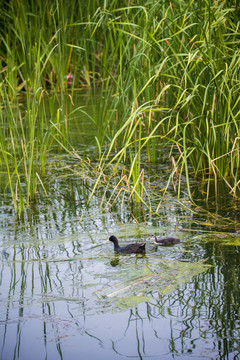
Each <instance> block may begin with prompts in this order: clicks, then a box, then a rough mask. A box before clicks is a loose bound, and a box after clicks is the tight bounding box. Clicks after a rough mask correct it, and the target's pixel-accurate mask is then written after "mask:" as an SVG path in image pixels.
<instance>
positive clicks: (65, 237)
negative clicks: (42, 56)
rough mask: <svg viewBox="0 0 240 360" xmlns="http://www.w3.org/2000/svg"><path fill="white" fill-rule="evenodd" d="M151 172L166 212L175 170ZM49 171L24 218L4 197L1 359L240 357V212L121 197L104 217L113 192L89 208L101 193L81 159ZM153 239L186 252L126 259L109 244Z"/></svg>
mask: <svg viewBox="0 0 240 360" xmlns="http://www.w3.org/2000/svg"><path fill="white" fill-rule="evenodd" d="M76 138H77V136H76ZM76 141H79V140H76ZM143 166H144V168H145V169H146V177H147V179H151V181H150V182H149V186H150V185H151V187H152V189H153V190H152V191H155V192H156V205H157V204H158V202H159V199H160V197H161V196H162V195H161V194H160V192H159V193H158V187H159V188H161V186H162V184H161V183H160V181H159V178H157V177H156V176H155V175H154V174H157V173H159V172H161V174H164V171H166V169H164V168H161V169H159V168H157V165H156V167H155V168H154V167H151V168H150V167H149V165H147V164H143ZM47 171H48V176H49V182H48V184H47V191H48V197H45V196H44V194H41V192H40V193H39V195H38V200H37V202H36V204H35V205H33V206H32V207H31V208H30V209H29V210H28V211H26V212H25V214H24V217H23V219H21V220H19V219H16V218H15V215H14V213H13V212H12V207H11V200H10V197H8V194H6V195H5V197H4V198H2V199H1V208H0V254H1V268H0V293H1V300H0V351H1V359H4V360H5V359H24V360H26V359H33V358H34V359H37V360H38V359H39V360H40V359H94V358H98V359H104V360H106V359H111V360H112V359H128V358H133V359H145V358H153V359H173V358H178V359H186V358H187V359H188V358H189V359H239V358H240V313H239V295H240V267H239V251H240V234H239V226H238V220H237V219H238V207H237V206H236V204H235V203H233V202H232V203H231V202H228V208H227V209H226V205H225V204H223V205H222V207H221V206H220V205H219V206H218V211H217V212H215V213H212V214H211V213H209V212H208V211H205V210H204V208H194V207H193V206H192V205H191V204H190V202H189V201H188V199H187V196H186V198H185V199H181V200H178V199H177V198H175V196H174V195H171V194H168V195H166V196H165V197H164V199H163V202H162V206H161V208H160V211H159V214H158V215H153V214H151V213H150V212H149V210H148V209H147V208H146V207H145V206H141V205H139V206H138V205H132V206H127V205H126V204H127V201H123V200H122V198H121V197H120V196H119V198H118V199H117V201H115V203H114V205H113V206H112V207H111V209H110V210H108V207H106V210H105V211H103V209H104V207H105V205H106V203H107V200H106V201H105V203H104V204H103V206H102V208H100V204H101V202H102V196H103V193H104V187H103V188H102V190H101V189H100V191H99V192H98V193H96V194H95V195H94V197H93V199H92V201H91V203H90V205H88V204H87V200H88V198H89V196H90V194H91V191H92V188H93V186H94V183H93V182H92V181H91V179H90V178H88V177H87V176H86V174H83V173H82V172H81V166H80V165H79V164H78V163H77V162H76V159H74V157H71V156H60V155H59V156H58V158H56V157H53V158H52V161H51V162H50V163H49V164H48V170H47ZM117 181H118V180H117V179H116V182H117ZM161 181H162V182H164V179H161ZM113 187H114V184H113ZM149 189H150V188H149ZM109 191H110V193H111V191H112V190H111V189H109ZM109 196H110V195H109ZM112 201H113V199H112ZM226 214H227V216H226ZM224 215H225V216H224ZM152 233H155V234H156V235H158V236H165V235H170V236H175V237H179V238H180V239H181V243H180V244H177V245H176V246H173V247H158V248H155V247H154V245H153V244H150V243H147V246H146V248H147V252H146V255H145V256H144V255H143V256H142V255H139V256H136V255H128V256H124V255H122V256H121V255H119V256H118V255H114V252H113V246H112V244H111V243H108V242H107V240H108V237H109V236H110V235H111V234H116V236H117V237H119V240H120V242H121V244H125V243H129V242H135V241H143V240H146V238H147V237H148V235H150V234H152Z"/></svg>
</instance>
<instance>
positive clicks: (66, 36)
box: [0, 0, 240, 211]
mask: <svg viewBox="0 0 240 360" xmlns="http://www.w3.org/2000/svg"><path fill="white" fill-rule="evenodd" d="M238 15H239V8H238V3H237V2H236V1H228V0H224V1H221V2H220V3H219V2H216V1H214V0H198V1H190V0H189V1H178V2H169V1H166V0H161V1H158V2H153V1H150V0H147V1H146V2H145V3H144V5H143V4H142V3H141V4H140V3H139V2H136V3H134V4H133V3H132V2H127V3H126V2H125V1H104V2H102V1H97V0H95V1H88V2H87V1H86V2H83V1H80V0H79V1H76V2H74V3H71V2H64V1H61V0H54V1H46V2H44V3H41V2H35V1H31V0H29V1H25V2H22V1H21V2H16V1H13V0H12V1H10V2H3V6H2V9H1V13H0V17H1V22H2V24H3V25H2V30H1V40H0V41H1V43H0V59H1V63H2V70H1V76H2V78H1V99H2V104H4V106H2V109H1V128H2V129H5V130H4V131H5V132H6V133H7V135H6V134H5V135H1V150H2V155H1V156H2V159H3V161H4V162H5V164H6V168H7V170H6V171H7V172H8V173H9V185H10V188H11V192H12V197H13V202H15V209H17V208H19V207H18V205H17V204H16V200H14V199H16V191H17V190H16V189H15V187H16V185H15V183H14V182H13V178H14V176H13V175H14V174H15V176H16V179H17V180H16V183H17V184H20V183H21V180H20V178H18V175H17V169H19V161H20V162H21V163H22V164H23V165H24V168H25V178H26V182H27V184H28V185H27V193H28V195H27V198H33V197H34V192H35V190H34V189H35V185H34V184H35V182H36V174H38V176H39V171H37V172H36V171H35V168H34V166H35V165H34V164H35V163H36V154H37V153H38V154H39V153H40V154H41V155H40V159H41V161H42V164H43V168H44V161H46V146H45V145H46V144H45V141H47V140H46V139H49V137H48V135H47V136H46V135H45V134H46V131H47V133H49V132H50V133H51V131H52V130H53V129H55V127H54V128H53V127H51V125H50V123H48V124H47V121H46V116H45V114H44V112H43V113H40V103H41V99H42V94H43V93H44V94H45V98H46V97H48V101H49V104H50V105H49V107H50V108H51V107H52V105H51V102H52V101H53V100H52V99H53V98H54V97H55V100H56V99H57V101H58V102H59V109H60V108H61V112H60V113H58V115H61V116H62V119H59V117H58V115H57V114H55V115H54V118H55V116H56V121H57V122H58V125H59V126H60V127H61V132H62V134H63V139H67V128H66V126H65V127H64V126H63V124H64V119H66V116H65V114H66V112H67V109H66V108H65V100H64V94H65V92H66V91H67V88H68V87H67V80H66V75H67V74H69V73H71V74H72V76H73V86H72V88H71V90H70V91H72V96H73V89H76V88H79V87H90V88H92V89H93V91H95V90H96V89H101V91H102V94H103V97H104V99H105V100H106V101H105V103H103V106H102V110H101V111H102V113H101V116H99V120H98V119H97V120H96V122H97V126H98V132H97V134H96V145H97V148H98V152H99V156H100V157H101V161H100V164H101V171H104V169H105V168H107V166H109V164H110V162H109V161H110V160H109V157H110V155H111V153H112V151H113V150H115V151H116V154H115V155H114V157H111V164H113V163H114V164H115V167H116V166H117V164H119V162H124V163H125V164H128V163H129V164H130V165H129V166H128V165H127V166H128V172H127V174H126V176H127V182H128V186H130V189H131V190H130V191H131V192H132V194H134V197H133V198H134V199H135V201H137V202H140V201H144V199H143V197H144V196H145V195H144V193H146V189H145V186H144V171H143V167H142V164H143V157H144V156H145V154H146V153H147V157H148V160H149V161H150V162H161V161H162V158H161V155H162V153H163V151H168V152H169V158H171V159H172V160H171V161H172V164H174V166H173V169H172V173H171V175H170V178H169V179H171V178H172V177H173V176H175V174H176V173H177V174H178V189H177V191H178V194H179V196H180V194H181V184H182V179H184V180H185V179H186V183H187V187H188V191H189V194H190V196H192V195H193V194H192V188H191V179H192V178H194V177H195V178H198V179H199V182H200V183H201V184H202V185H203V187H204V186H207V188H206V189H205V190H206V194H207V195H206V198H207V197H208V194H209V191H210V190H209V189H210V185H211V183H212V181H214V183H215V189H216V193H217V192H218V182H219V180H223V181H224V182H225V183H226V184H227V186H228V187H229V191H230V192H231V193H232V194H233V195H235V196H237V194H238V192H237V191H238V190H239V140H240V126H239V125H240V123H239V115H240V108H239V95H238V93H239V85H240V81H239V76H240V75H239V74H240V72H239V45H238V44H239V36H240V30H239V18H238ZM21 92H25V94H26V97H25V99H26V100H25V101H26V109H25V110H26V112H25V113H23V112H22V110H21V101H20V97H19V94H20V93H21ZM104 99H103V102H104ZM55 100H54V101H55ZM14 104H15V105H16V104H17V106H16V107H17V110H14V106H15V105H14ZM106 104H110V107H111V109H112V111H111V112H110V111H109V110H108V106H109V105H107V106H106ZM41 111H42V110H41ZM6 113H7V114H6ZM41 122H42V124H44V127H42V130H36V129H37V128H38V125H39V123H41ZM27 128H28V131H27V132H26V131H25V129H27ZM43 128H44V130H43ZM19 129H20V130H19ZM23 129H24V131H23ZM55 130H56V129H55ZM55 130H54V131H55ZM57 136H59V133H58V134H57ZM9 138H10V139H11V141H10V142H7V140H6V139H9ZM16 139H18V140H16ZM47 143H48V144H49V146H51V142H47ZM22 144H23V145H22ZM106 145H107V146H108V148H109V149H108V151H104V150H103V146H106ZM44 149H45V150H44ZM11 150H12V151H11ZM19 153H21V156H20V157H19ZM12 157H13V158H14V164H15V165H14V169H15V170H14V171H13V170H10V167H9V163H8V162H9V159H10V158H12ZM171 161H170V160H169V164H171ZM43 173H44V170H43ZM39 178H40V176H39ZM38 181H39V180H38ZM41 181H42V180H41ZM168 183H169V182H168ZM42 185H43V186H44V184H43V182H42ZM19 186H20V185H18V186H17V188H18V194H20V193H21V191H22V190H21V189H22V187H19ZM166 187H167V184H166ZM23 203H24V199H22V200H21V205H20V211H22V209H23V205H22V204H23ZM27 203H28V201H27Z"/></svg>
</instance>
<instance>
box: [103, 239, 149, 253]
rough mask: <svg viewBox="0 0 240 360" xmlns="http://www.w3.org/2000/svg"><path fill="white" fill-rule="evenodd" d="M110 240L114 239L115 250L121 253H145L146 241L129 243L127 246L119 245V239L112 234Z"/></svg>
mask: <svg viewBox="0 0 240 360" xmlns="http://www.w3.org/2000/svg"><path fill="white" fill-rule="evenodd" d="M109 241H112V242H113V244H114V251H115V252H116V253H119V254H144V253H145V252H146V250H145V245H146V244H145V243H136V244H128V245H126V246H119V244H118V239H117V238H116V236H114V235H111V236H110V238H109Z"/></svg>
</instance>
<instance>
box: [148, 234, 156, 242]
mask: <svg viewBox="0 0 240 360" xmlns="http://www.w3.org/2000/svg"><path fill="white" fill-rule="evenodd" d="M148 240H149V241H154V242H155V241H157V237H156V236H155V235H151V236H149V238H148Z"/></svg>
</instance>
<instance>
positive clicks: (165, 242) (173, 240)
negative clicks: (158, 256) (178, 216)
mask: <svg viewBox="0 0 240 360" xmlns="http://www.w3.org/2000/svg"><path fill="white" fill-rule="evenodd" d="M148 240H150V241H153V242H154V243H155V244H156V245H162V246H168V245H174V244H179V243H180V240H179V239H176V238H174V237H166V238H163V239H159V240H158V239H157V237H156V236H155V235H151V236H150V237H149V238H148Z"/></svg>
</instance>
